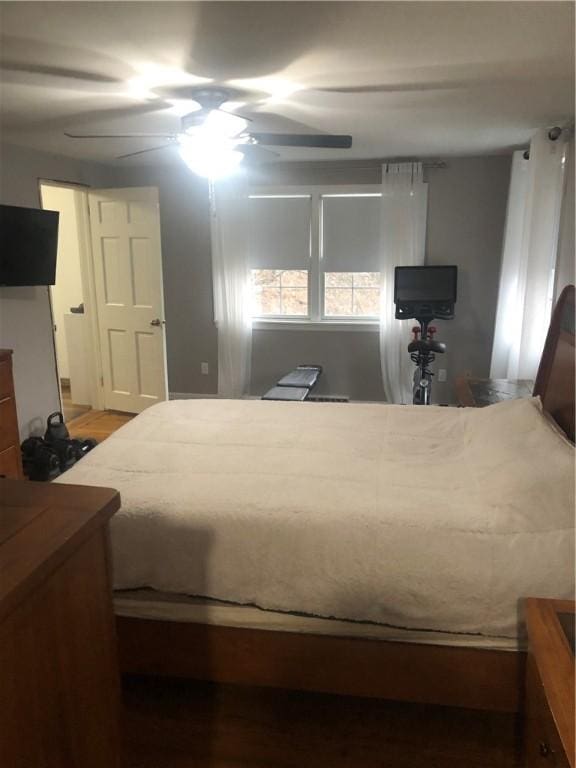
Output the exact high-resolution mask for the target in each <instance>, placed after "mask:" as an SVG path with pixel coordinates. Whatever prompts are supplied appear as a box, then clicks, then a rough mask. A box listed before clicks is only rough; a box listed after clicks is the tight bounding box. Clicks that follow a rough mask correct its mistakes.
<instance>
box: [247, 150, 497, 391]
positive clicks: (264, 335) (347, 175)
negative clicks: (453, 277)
mask: <svg viewBox="0 0 576 768" xmlns="http://www.w3.org/2000/svg"><path fill="white" fill-rule="evenodd" d="M510 162H511V158H510V157H509V156H492V157H470V158H456V159H450V160H448V161H447V165H446V167H445V168H437V169H436V168H430V169H428V170H427V172H426V173H427V180H428V183H429V187H428V229H427V241H426V260H427V263H428V264H457V265H458V270H459V297H458V303H457V306H456V317H455V319H454V320H451V321H444V322H437V323H436V325H437V326H438V331H439V338H440V339H442V340H443V341H446V342H447V344H448V352H447V354H445V355H444V357H442V358H440V357H439V358H438V361H437V363H436V369H438V368H440V367H441V368H446V370H447V376H448V381H447V383H446V384H439V383H438V382H435V383H434V391H435V400H436V401H437V402H454V379H455V377H456V376H458V375H459V374H461V373H463V372H469V373H470V374H472V375H474V376H488V374H489V368H490V356H491V351H492V337H493V333H494V318H495V314H496V302H497V299H498V279H499V271H500V260H501V254H502V238H503V233H504V220H505V215H506V202H507V197H508V183H509V177H510ZM262 181H263V182H264V181H266V179H262ZM290 181H292V183H298V181H300V183H317V184H318V183H332V184H337V183H378V182H379V181H380V168H379V167H376V166H372V167H370V166H366V167H365V168H362V167H359V166H357V165H356V166H354V165H353V164H351V166H349V167H347V166H340V170H339V171H338V170H336V169H334V167H332V168H330V167H327V166H325V167H323V168H320V169H317V170H316V171H314V170H313V169H301V171H300V172H298V170H297V169H290V170H288V171H286V172H285V173H284V174H282V173H280V172H278V171H277V172H276V173H275V176H274V177H273V178H270V182H271V183H290ZM406 343H408V339H407V341H406ZM316 360H317V361H318V362H320V363H322V364H323V365H324V366H325V370H326V373H325V374H324V375H323V377H322V379H321V382H322V390H325V391H330V392H334V393H342V392H343V393H345V394H349V395H350V397H351V398H353V399H358V400H380V399H382V398H383V396H384V393H383V391H382V381H381V375H380V361H379V348H378V335H377V334H375V333H371V332H364V333H362V332H342V333H336V332H332V331H324V332H317V333H316V332H314V333H311V332H308V331H300V332H298V331H256V332H255V333H254V351H253V358H252V370H253V384H252V391H253V392H254V393H256V394H259V393H261V392H262V391H264V390H265V389H266V387H267V386H269V385H270V383H271V382H273V381H274V380H275V379H276V378H277V374H278V373H281V372H284V371H287V370H288V369H289V368H290V366H291V365H292V364H293V363H294V362H298V361H301V362H315V361H316ZM322 390H321V391H322Z"/></svg>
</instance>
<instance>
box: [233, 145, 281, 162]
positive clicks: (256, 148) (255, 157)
mask: <svg viewBox="0 0 576 768" xmlns="http://www.w3.org/2000/svg"><path fill="white" fill-rule="evenodd" d="M237 149H238V151H239V152H242V154H243V155H244V157H245V158H246V160H247V161H248V162H249V163H266V162H270V161H271V160H274V159H275V158H277V157H280V155H279V154H278V152H273V151H272V150H271V149H265V148H264V147H262V146H260V145H259V144H241V145H239V146H238V147H237Z"/></svg>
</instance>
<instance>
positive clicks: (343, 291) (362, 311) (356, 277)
mask: <svg viewBox="0 0 576 768" xmlns="http://www.w3.org/2000/svg"><path fill="white" fill-rule="evenodd" d="M379 315H380V273H379V272H325V273H324V316H325V317H370V318H375V317H378V316H379Z"/></svg>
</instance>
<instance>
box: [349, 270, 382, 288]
mask: <svg viewBox="0 0 576 768" xmlns="http://www.w3.org/2000/svg"><path fill="white" fill-rule="evenodd" d="M352 277H353V279H354V288H378V289H380V273H379V272H353V273H352Z"/></svg>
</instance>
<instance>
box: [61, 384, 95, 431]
mask: <svg viewBox="0 0 576 768" xmlns="http://www.w3.org/2000/svg"><path fill="white" fill-rule="evenodd" d="M60 390H61V392H62V412H63V414H64V421H65V422H66V423H68V422H69V421H72V419H76V418H78V416H82V414H84V413H87V412H88V411H89V410H91V407H90V406H89V405H78V404H77V403H73V402H72V399H71V396H70V383H69V382H68V381H67V379H62V380H61V381H60Z"/></svg>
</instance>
